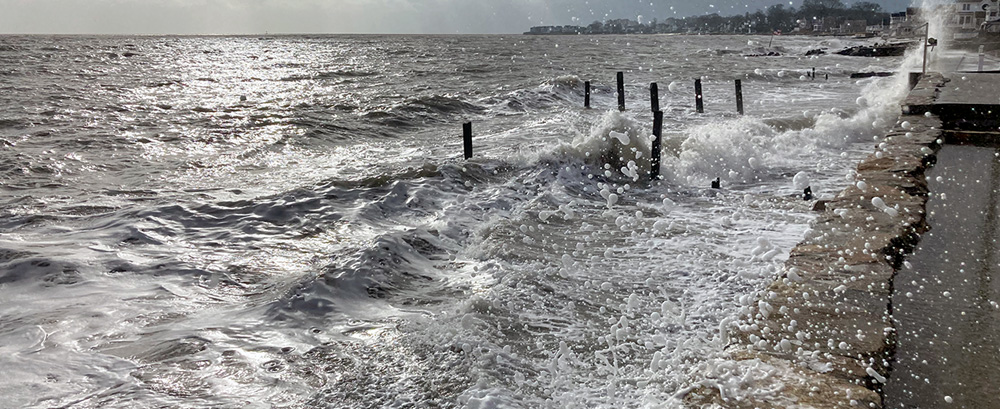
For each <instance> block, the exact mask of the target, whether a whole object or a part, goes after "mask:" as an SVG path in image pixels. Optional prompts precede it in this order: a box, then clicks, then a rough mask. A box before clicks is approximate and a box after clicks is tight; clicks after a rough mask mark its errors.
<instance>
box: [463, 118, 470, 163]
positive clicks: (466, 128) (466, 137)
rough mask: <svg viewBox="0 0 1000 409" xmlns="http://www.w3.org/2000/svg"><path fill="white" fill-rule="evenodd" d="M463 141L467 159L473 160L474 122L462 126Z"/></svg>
mask: <svg viewBox="0 0 1000 409" xmlns="http://www.w3.org/2000/svg"><path fill="white" fill-rule="evenodd" d="M462 139H463V140H464V141H465V159H472V122H466V123H464V124H462Z"/></svg>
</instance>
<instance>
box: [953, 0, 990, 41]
mask: <svg viewBox="0 0 1000 409" xmlns="http://www.w3.org/2000/svg"><path fill="white" fill-rule="evenodd" d="M997 3H998V2H997V0H956V1H955V3H954V5H953V7H954V8H953V9H952V14H953V17H952V18H951V19H950V21H949V28H951V31H952V32H953V33H954V34H955V39H957V40H961V39H969V38H975V37H977V36H979V31H980V30H984V29H988V28H989V27H990V26H991V25H992V24H987V23H989V22H992V21H996V20H997V18H998V14H997V13H998V12H1000V7H998V4H997Z"/></svg>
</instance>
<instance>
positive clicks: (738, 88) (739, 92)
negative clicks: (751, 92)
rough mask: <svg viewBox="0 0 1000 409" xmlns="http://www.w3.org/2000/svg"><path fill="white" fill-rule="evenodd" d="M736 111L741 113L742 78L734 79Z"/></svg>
mask: <svg viewBox="0 0 1000 409" xmlns="http://www.w3.org/2000/svg"><path fill="white" fill-rule="evenodd" d="M736 112H739V113H740V115H743V80H736Z"/></svg>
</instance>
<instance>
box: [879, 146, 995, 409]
mask: <svg viewBox="0 0 1000 409" xmlns="http://www.w3.org/2000/svg"><path fill="white" fill-rule="evenodd" d="M927 174H928V183H929V187H930V191H931V197H930V200H929V201H928V203H927V211H928V219H927V222H928V224H929V225H930V231H928V232H927V233H926V234H924V235H923V237H922V239H921V241H920V244H919V245H918V247H917V249H916V250H915V252H914V254H912V255H911V256H910V257H908V258H907V263H906V264H905V266H904V268H903V269H902V270H900V271H899V272H897V275H896V277H895V280H894V291H893V296H892V307H893V320H894V324H895V327H896V331H897V334H898V336H897V346H896V350H895V356H894V362H893V364H892V372H891V375H890V379H889V382H888V383H887V385H886V388H885V401H884V403H885V407H887V408H937V407H946V408H997V407H1000V393H998V392H1000V308H998V307H1000V306H998V304H997V303H998V302H1000V243H998V239H1000V151H998V150H997V149H995V148H985V147H977V146H957V145H947V146H945V147H943V148H942V149H941V151H940V152H939V153H938V162H937V164H936V165H935V166H934V167H933V168H932V169H931V170H929V171H928V173H927Z"/></svg>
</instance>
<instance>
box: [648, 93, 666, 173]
mask: <svg viewBox="0 0 1000 409" xmlns="http://www.w3.org/2000/svg"><path fill="white" fill-rule="evenodd" d="M661 135H663V111H660V110H656V111H653V148H652V149H651V150H650V153H651V154H652V157H651V158H650V163H649V165H650V166H649V180H650V181H653V180H656V179H658V178H659V177H660V145H661V144H662V136H661Z"/></svg>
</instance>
